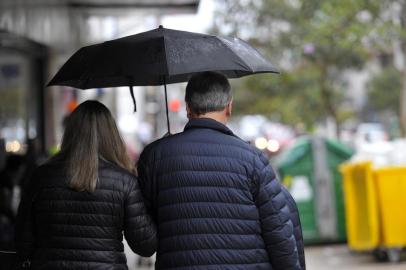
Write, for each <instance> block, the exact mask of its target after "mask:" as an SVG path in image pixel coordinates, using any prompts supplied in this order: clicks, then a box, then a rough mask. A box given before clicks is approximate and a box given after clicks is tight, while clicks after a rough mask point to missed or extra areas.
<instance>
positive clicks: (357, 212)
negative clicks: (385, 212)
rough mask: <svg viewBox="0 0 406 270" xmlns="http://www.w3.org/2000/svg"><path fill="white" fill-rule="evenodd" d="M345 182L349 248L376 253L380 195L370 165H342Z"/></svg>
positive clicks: (368, 163) (365, 163) (366, 163)
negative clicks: (378, 198) (374, 250)
mask: <svg viewBox="0 0 406 270" xmlns="http://www.w3.org/2000/svg"><path fill="white" fill-rule="evenodd" d="M341 173H342V174H343V181H344V183H343V184H344V196H345V214H346V221H347V223H346V226H347V239H348V245H349V247H350V248H351V249H353V250H358V251H365V250H373V249H375V248H376V247H377V246H378V244H379V219H378V207H377V193H376V188H375V186H374V181H373V173H372V165H371V163H370V162H363V163H356V164H346V165H343V166H341Z"/></svg>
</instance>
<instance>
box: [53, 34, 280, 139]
mask: <svg viewBox="0 0 406 270" xmlns="http://www.w3.org/2000/svg"><path fill="white" fill-rule="evenodd" d="M203 71H217V72H220V73H223V74H224V75H225V76H227V77H228V78H238V77H242V76H245V75H250V74H255V73H265V72H272V73H278V70H277V69H276V68H275V67H274V66H273V65H272V64H271V63H270V62H269V61H268V60H266V59H265V58H264V57H263V56H262V55H261V54H260V53H259V52H258V51H257V50H256V49H254V48H253V47H251V46H250V45H249V44H248V43H246V42H244V41H243V40H241V39H238V38H229V37H217V36H213V35H205V34H198V33H192V32H185V31H178V30H172V29H167V28H163V27H162V26H160V27H159V28H157V29H154V30H151V31H147V32H143V33H140V34H136V35H132V36H127V37H123V38H119V39H115V40H111V41H106V42H103V43H100V44H95V45H91V46H86V47H83V48H81V49H79V50H78V51H77V52H76V53H75V54H73V55H72V56H71V57H70V58H69V60H68V61H67V62H66V63H65V64H64V65H63V66H62V68H61V69H60V70H59V71H58V72H57V74H56V75H55V77H53V78H52V80H51V81H50V82H49V84H48V86H51V85H64V86H71V87H75V88H80V89H89V88H103V87H118V86H130V89H131V96H132V98H133V101H134V107H135V100H134V94H133V91H132V86H146V85H165V98H166V109H167V123H168V132H169V119H168V107H167V106H168V105H167V93H166V84H169V83H179V82H185V81H187V80H188V79H189V78H190V76H191V75H192V74H194V73H198V72H203Z"/></svg>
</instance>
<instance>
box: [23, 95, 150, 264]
mask: <svg viewBox="0 0 406 270" xmlns="http://www.w3.org/2000/svg"><path fill="white" fill-rule="evenodd" d="M133 173H134V166H133V164H132V162H131V161H130V159H129V158H128V156H127V154H126V150H125V146H124V143H123V141H122V139H121V137H120V135H119V132H118V130H117V127H116V124H115V122H114V119H113V117H112V115H111V113H110V111H109V110H108V109H107V108H106V107H105V106H104V105H103V104H101V103H100V102H97V101H85V102H83V103H82V104H80V105H79V106H78V107H77V108H76V110H75V111H73V112H72V114H71V115H70V116H69V118H68V120H67V123H66V128H65V133H64V135H63V139H62V145H61V151H60V152H59V153H58V154H57V155H56V156H55V157H54V158H52V159H51V160H50V161H49V162H48V163H46V164H45V165H43V166H41V167H39V168H38V169H37V170H36V171H35V172H34V174H33V176H32V178H31V180H30V183H29V187H28V188H27V191H26V192H25V193H24V194H23V197H22V201H21V204H20V208H19V214H18V217H17V227H16V243H17V252H18V253H19V256H20V258H21V259H22V260H24V261H26V260H28V261H30V262H31V267H30V268H31V269H52V270H54V269H70V270H74V269H127V265H126V257H125V255H124V252H123V243H122V240H123V232H124V236H125V238H126V240H127V242H128V244H129V246H130V247H131V249H132V250H133V251H134V252H135V253H137V254H139V255H141V256H151V255H152V254H153V253H154V252H155V249H156V245H157V240H156V228H155V225H154V224H153V222H152V220H151V218H150V216H149V215H148V214H147V210H146V207H145V204H144V201H143V198H142V195H141V192H140V189H139V186H138V182H137V178H136V177H135V176H134V174H133Z"/></svg>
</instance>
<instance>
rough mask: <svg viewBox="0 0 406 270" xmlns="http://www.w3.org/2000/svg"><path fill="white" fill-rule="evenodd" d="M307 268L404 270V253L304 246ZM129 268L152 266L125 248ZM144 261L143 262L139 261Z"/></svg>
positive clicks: (405, 260)
mask: <svg viewBox="0 0 406 270" xmlns="http://www.w3.org/2000/svg"><path fill="white" fill-rule="evenodd" d="M305 255H306V265H307V270H326V269H327V270H336V269H337V270H338V269H343V270H378V269H379V270H406V258H405V257H406V256H405V255H406V254H405V252H403V254H402V256H403V257H402V262H401V263H389V262H377V261H376V260H375V259H374V257H373V256H372V254H371V253H354V252H351V251H350V250H349V249H348V248H347V246H346V245H325V246H311V247H306V249H305ZM127 258H128V265H129V270H151V269H153V267H147V266H142V267H139V266H138V260H139V258H138V257H137V256H135V255H131V254H130V253H129V252H128V250H127ZM141 263H145V262H141Z"/></svg>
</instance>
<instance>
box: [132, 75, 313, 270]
mask: <svg viewBox="0 0 406 270" xmlns="http://www.w3.org/2000/svg"><path fill="white" fill-rule="evenodd" d="M185 100H186V105H187V113H188V118H189V122H188V123H187V124H186V126H185V129H184V131H183V132H181V133H179V134H176V135H173V136H169V137H165V138H162V139H160V140H158V141H156V142H154V143H152V144H150V145H149V146H147V147H146V148H145V149H144V151H143V153H142V154H141V157H140V160H139V163H138V173H139V178H140V183H141V188H142V190H143V194H144V196H145V198H146V199H147V201H149V203H150V204H151V206H152V209H154V212H153V217H154V218H155V219H156V221H157V223H158V228H159V229H158V236H159V245H158V251H157V261H156V269H171V270H188V269H246V270H250V269H264V270H265V269H267V270H269V269H275V270H277V269H289V270H292V269H304V268H305V265H304V253H303V242H302V232H301V227H300V221H299V217H298V213H297V208H296V205H295V202H294V201H293V198H292V197H291V196H290V194H289V193H288V192H287V190H286V189H284V188H283V187H282V185H281V183H280V182H279V181H278V179H276V176H275V173H274V171H273V169H272V167H271V166H270V164H269V162H268V159H267V157H266V156H265V155H264V154H263V153H262V152H260V151H259V150H257V149H256V148H255V147H253V146H251V145H249V144H248V143H246V142H244V141H243V140H241V139H240V138H238V137H237V136H236V135H234V134H233V133H232V132H231V130H230V129H228V128H227V127H226V125H225V124H226V122H227V120H228V119H229V117H230V116H231V111H232V91H231V87H230V84H229V82H228V80H227V78H226V77H224V76H223V75H221V74H219V73H215V72H204V73H200V74H197V75H194V76H193V77H192V78H191V79H190V80H189V82H188V85H187V87H186V96H185Z"/></svg>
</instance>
